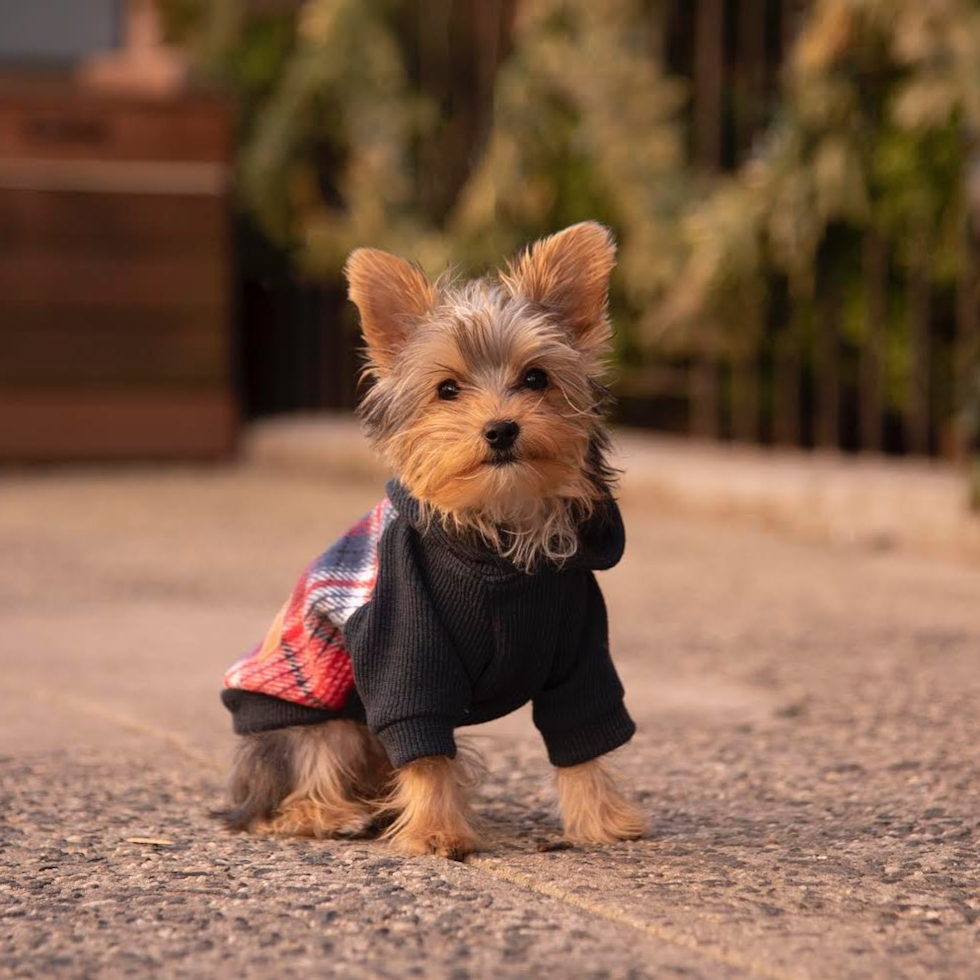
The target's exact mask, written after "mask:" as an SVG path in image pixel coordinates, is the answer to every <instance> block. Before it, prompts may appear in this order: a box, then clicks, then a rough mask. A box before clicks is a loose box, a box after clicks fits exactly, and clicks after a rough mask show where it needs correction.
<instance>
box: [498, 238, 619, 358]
mask: <svg viewBox="0 0 980 980" xmlns="http://www.w3.org/2000/svg"><path fill="white" fill-rule="evenodd" d="M615 264H616V243H615V241H613V237H612V233H611V232H610V231H609V229H608V228H605V227H604V226H603V225H600V224H599V223H598V222H596V221H583V222H582V223H581V224H578V225H572V226H571V228H566V229H565V230H564V231H559V232H558V233H557V234H554V235H551V236H549V237H548V238H542V239H540V241H537V242H535V243H534V244H533V245H532V246H531V247H530V248H528V249H527V251H525V252H524V254H523V255H521V256H519V257H518V258H517V259H516V260H515V261H513V262H512V263H511V264H510V265H509V266H508V268H507V271H506V272H505V273H503V274H502V275H501V280H502V281H503V283H504V285H505V286H506V287H507V289H509V290H510V292H511V293H512V294H514V295H519V296H523V297H524V298H525V299H529V300H533V301H534V302H536V303H541V304H542V305H543V306H546V307H548V308H550V309H553V310H555V311H556V312H557V313H558V314H559V315H560V316H561V317H562V320H563V322H564V324H565V326H566V328H567V329H568V330H569V332H570V333H571V336H572V341H573V343H577V344H583V345H588V344H594V343H601V342H602V341H604V340H605V339H606V337H607V334H608V324H607V321H606V301H607V298H608V294H609V276H610V275H611V273H612V270H613V266H614V265H615Z"/></svg>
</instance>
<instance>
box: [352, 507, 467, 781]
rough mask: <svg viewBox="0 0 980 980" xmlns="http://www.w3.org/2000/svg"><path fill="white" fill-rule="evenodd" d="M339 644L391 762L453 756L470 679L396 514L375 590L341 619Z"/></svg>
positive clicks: (381, 555)
mask: <svg viewBox="0 0 980 980" xmlns="http://www.w3.org/2000/svg"><path fill="white" fill-rule="evenodd" d="M344 642H345V644H346V646H347V649H348V651H349V652H350V656H351V662H352V664H353V668H354V682H355V685H356V687H357V691H358V693H359V694H360V696H361V699H362V701H363V702H364V708H365V711H366V714H367V724H368V727H369V728H370V729H371V731H372V732H373V733H374V734H375V735H377V736H378V738H379V739H380V740H381V743H382V744H383V745H384V747H385V750H386V751H387V753H388V758H389V759H390V760H391V764H392V765H393V766H395V767H398V766H403V765H405V764H406V763H407V762H411V761H412V760H413V759H421V758H425V757H427V756H440V755H442V756H450V757H452V756H455V755H456V741H455V738H454V736H453V731H454V729H455V728H456V726H457V725H458V724H459V723H460V721H461V720H462V719H463V716H464V715H465V713H466V711H467V710H468V708H469V706H470V699H471V693H472V691H471V685H470V680H469V677H468V675H467V673H466V671H465V669H464V667H463V664H462V662H461V661H460V658H459V656H458V654H457V651H456V649H455V645H454V644H453V642H452V640H451V638H450V637H449V635H448V633H447V632H446V629H445V627H444V625H443V623H442V622H441V620H440V617H439V614H438V610H437V609H436V608H435V607H434V605H433V603H432V599H431V597H430V591H429V589H428V588H427V583H426V581H425V578H424V575H423V573H422V571H421V569H420V567H419V563H418V561H417V557H416V553H415V547H414V540H413V536H412V532H411V530H410V528H409V527H408V526H407V525H406V524H405V522H404V521H402V520H401V519H396V520H395V521H394V522H393V523H392V524H391V525H390V526H389V527H388V529H387V530H386V531H385V533H384V536H383V537H382V539H381V544H380V551H379V561H378V579H377V582H376V584H375V587H374V591H373V593H372V596H371V599H370V600H369V601H368V602H367V603H365V604H364V605H363V606H362V607H361V608H360V609H359V610H358V611H357V612H356V613H354V615H353V616H351V618H350V619H349V620H348V621H347V624H346V626H345V628H344Z"/></svg>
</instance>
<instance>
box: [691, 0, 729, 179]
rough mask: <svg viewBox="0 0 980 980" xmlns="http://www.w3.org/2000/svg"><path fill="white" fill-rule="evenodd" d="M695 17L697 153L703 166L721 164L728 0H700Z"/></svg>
mask: <svg viewBox="0 0 980 980" xmlns="http://www.w3.org/2000/svg"><path fill="white" fill-rule="evenodd" d="M695 10H696V13H695V21H694V156H695V159H696V160H697V163H698V165H699V166H700V167H701V168H702V169H703V170H708V171H715V170H717V169H718V168H719V166H720V165H721V125H722V118H721V117H722V94H723V90H722V86H723V83H724V76H725V47H724V37H725V35H724V30H725V0H698V2H697V6H696V8H695Z"/></svg>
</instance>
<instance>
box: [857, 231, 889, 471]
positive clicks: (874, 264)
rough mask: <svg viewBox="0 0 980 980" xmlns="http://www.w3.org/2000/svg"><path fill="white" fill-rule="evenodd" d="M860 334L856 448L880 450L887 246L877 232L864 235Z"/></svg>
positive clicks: (886, 310)
mask: <svg viewBox="0 0 980 980" xmlns="http://www.w3.org/2000/svg"><path fill="white" fill-rule="evenodd" d="M862 266H863V274H864V338H863V342H862V344H861V360H860V366H859V368H858V371H859V374H858V377H859V384H860V390H859V393H858V419H859V426H860V448H861V449H867V450H870V451H871V452H878V451H880V450H881V435H882V422H883V417H884V404H883V401H884V399H883V384H882V377H883V372H882V355H883V351H884V343H883V341H884V333H885V319H886V317H887V315H888V246H887V244H886V242H885V240H884V239H883V238H882V237H881V235H879V234H878V233H877V232H874V231H869V232H868V233H867V235H865V236H864V247H863V255H862Z"/></svg>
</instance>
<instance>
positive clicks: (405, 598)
mask: <svg viewBox="0 0 980 980" xmlns="http://www.w3.org/2000/svg"><path fill="white" fill-rule="evenodd" d="M387 492H388V495H387V497H386V498H385V499H384V500H382V501H381V503H379V504H378V505H377V506H376V507H375V508H374V509H373V510H371V511H370V512H369V513H368V514H367V515H366V516H365V517H364V518H362V519H361V520H360V521H358V522H357V523H356V524H355V525H354V526H353V527H352V528H351V529H350V530H349V531H348V532H347V533H346V534H345V535H343V536H342V537H341V538H340V539H339V540H338V541H337V542H336V543H335V544H334V545H333V546H332V547H331V548H329V549H328V550H327V551H326V552H324V553H323V554H322V555H321V556H320V557H319V558H317V559H316V560H315V561H314V562H313V563H312V564H311V565H310V566H309V567H308V568H307V569H306V571H305V572H304V573H303V575H302V576H301V578H300V580H299V582H298V583H297V585H296V587H295V589H294V590H293V592H292V594H291V595H290V597H289V599H287V601H286V603H285V605H284V606H283V607H282V609H281V610H280V611H279V614H278V616H277V617H276V618H275V620H274V622H273V624H272V626H271V627H270V629H269V631H268V633H267V634H266V636H265V638H264V639H263V641H262V642H261V643H260V644H258V645H257V646H256V647H255V648H254V649H252V650H251V651H249V653H247V654H246V655H245V656H244V657H243V658H242V659H240V660H239V661H238V662H237V663H236V664H234V665H233V666H232V667H231V668H230V669H229V670H228V672H227V673H226V674H225V679H224V686H225V689H224V691H222V700H223V702H224V704H225V706H226V707H227V708H228V709H229V710H230V711H231V712H232V716H233V722H234V728H235V731H236V732H237V733H238V734H240V735H247V734H253V733H256V732H262V731H269V730H273V729H277V728H283V727H286V726H291V725H306V724H316V723H319V722H323V721H328V720H331V719H336V718H348V719H354V720H357V721H362V722H366V724H367V725H368V727H369V728H370V729H371V731H372V732H373V733H374V734H375V735H377V737H378V738H379V739H380V741H381V743H382V744H383V746H384V748H385V750H386V751H387V753H388V757H389V759H390V760H391V763H392V765H394V766H396V767H397V766H402V765H404V764H405V763H407V762H410V761H412V760H413V759H418V758H424V757H426V756H439V755H444V756H454V755H455V754H456V742H455V738H454V734H453V733H454V730H455V729H456V728H457V727H459V726H461V725H472V724H478V723H480V722H485V721H490V720H492V719H494V718H499V717H501V716H502V715H505V714H509V713H510V712H511V711H514V710H516V709H517V708H519V707H521V706H522V705H524V704H526V703H527V702H528V701H531V702H532V717H533V719H534V723H535V725H536V726H537V728H538V729H539V731H540V732H541V734H542V736H543V738H544V741H545V745H546V747H547V750H548V756H549V758H550V760H551V762H552V763H553V764H554V765H557V766H572V765H577V764H579V763H582V762H587V761H589V760H590V759H593V758H596V757H597V756H600V755H603V754H605V753H606V752H610V751H612V750H613V749H615V748H618V747H619V746H620V745H622V744H624V743H625V742H627V741H628V740H629V739H630V738H631V737H632V735H633V733H634V731H635V726H634V724H633V721H632V719H631V718H630V716H629V714H628V712H627V711H626V708H625V705H624V704H623V688H622V685H621V683H620V681H619V678H618V676H617V674H616V670H615V667H614V666H613V663H612V660H611V658H610V656H609V641H608V626H607V618H606V608H605V603H604V602H603V598H602V593H601V592H600V590H599V586H598V583H597V582H596V579H595V575H594V574H593V572H594V571H599V570H603V569H607V568H611V567H612V566H614V565H615V564H616V563H617V562H618V561H619V560H620V558H621V556H622V553H623V548H624V545H625V534H624V531H623V524H622V519H621V517H620V514H619V509H618V507H617V506H616V503H615V501H614V500H613V499H612V498H611V497H606V498H605V499H604V500H603V501H602V502H601V503H600V505H599V506H597V508H596V510H595V512H594V513H593V515H592V517H591V518H590V519H589V520H588V521H587V522H586V523H585V524H584V525H583V526H582V528H581V529H580V542H579V549H578V551H577V553H576V554H575V556H574V557H572V558H571V559H569V560H567V561H565V562H563V563H560V564H559V563H554V562H550V561H542V562H539V563H538V564H537V565H536V566H535V567H534V569H533V570H532V571H530V572H528V571H525V570H522V569H520V568H518V567H517V566H515V565H514V564H513V562H511V561H509V560H508V559H506V558H502V557H501V556H500V555H499V554H497V553H496V552H495V551H493V550H492V549H491V548H490V546H489V545H487V544H486V543H484V542H482V541H479V540H473V539H470V538H467V537H460V536H458V535H450V534H449V533H447V532H446V531H445V530H444V529H443V528H442V527H441V526H440V525H439V523H438V522H437V521H431V522H428V523H427V522H426V521H425V520H424V519H423V517H422V514H421V508H420V507H419V504H418V501H416V500H415V499H414V498H413V497H411V495H410V494H409V493H408V492H407V491H406V490H405V488H404V487H403V486H402V485H401V484H400V483H399V482H398V481H397V480H393V481H391V482H390V483H389V484H388V487H387Z"/></svg>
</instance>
